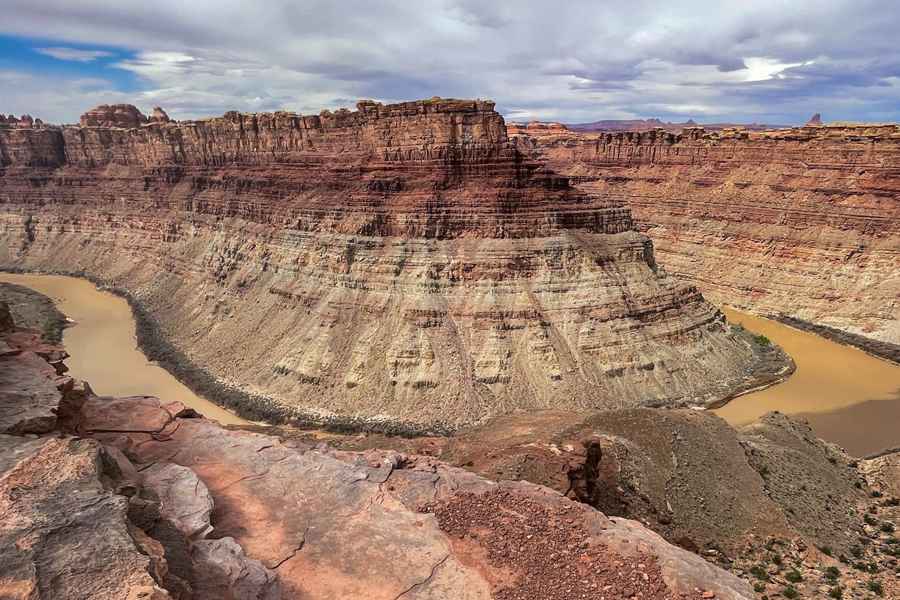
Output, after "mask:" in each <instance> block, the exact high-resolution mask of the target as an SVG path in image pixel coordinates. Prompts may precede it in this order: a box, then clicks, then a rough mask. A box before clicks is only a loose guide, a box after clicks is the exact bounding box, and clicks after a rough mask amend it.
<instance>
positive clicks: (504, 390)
mask: <svg viewBox="0 0 900 600" xmlns="http://www.w3.org/2000/svg"><path fill="white" fill-rule="evenodd" d="M0 236H2V237H0V241H2V244H0V267H2V268H6V269H24V270H42V271H56V272H66V273H81V274H84V275H86V276H89V277H90V278H92V279H93V280H95V281H98V282H100V283H102V284H103V285H105V286H107V287H109V288H112V289H118V290H120V291H123V292H127V295H128V297H129V298H130V299H131V301H132V303H133V305H134V306H136V307H137V308H138V311H137V312H138V313H139V314H141V311H143V312H144V313H145V314H146V315H150V316H152V319H153V320H154V322H155V323H156V324H157V325H158V333H159V339H162V340H165V343H166V344H171V347H170V349H167V351H169V350H171V351H173V352H177V353H179V356H178V359H177V360H176V361H175V362H176V363H178V364H182V365H186V364H190V365H193V366H194V367H196V368H197V369H200V370H201V371H202V372H203V373H205V374H208V375H209V377H212V378H214V380H215V386H217V387H220V388H222V389H227V390H240V392H241V393H242V394H246V396H245V397H243V398H242V399H241V400H239V401H236V402H237V403H239V404H241V403H243V404H246V403H247V402H246V398H249V397H253V398H258V399H261V400H260V401H259V402H256V403H255V406H258V407H263V405H264V407H263V408H264V410H263V411H262V412H261V413H258V414H257V417H264V418H273V419H278V420H291V419H297V420H301V421H308V422H315V421H318V422H332V423H334V422H338V423H345V422H346V423H359V422H365V423H367V424H370V425H372V424H375V425H376V426H377V425H378V424H386V423H393V424H397V423H400V424H403V426H404V427H406V426H412V427H413V428H414V429H415V428H419V429H421V428H425V429H427V428H431V429H434V430H441V431H442V430H451V429H453V428H456V427H458V426H460V425H463V424H468V423H474V422H478V421H481V420H483V419H486V418H489V417H490V416H492V415H496V414H503V413H507V412H510V411H514V410H520V409H526V410H527V409H541V408H576V409H578V408H591V407H610V408H611V407H626V406H688V405H707V404H710V403H714V402H716V401H719V400H721V398H723V397H727V396H730V395H732V394H733V393H735V391H737V390H740V389H745V388H747V387H752V386H754V385H755V384H757V383H758V381H759V378H758V374H757V369H758V368H759V366H760V364H762V363H764V362H765V361H763V360H762V359H761V358H760V355H759V348H755V347H754V345H753V344H752V343H751V342H749V341H748V340H747V339H744V338H742V337H741V336H739V335H737V334H735V332H733V331H731V330H730V328H728V327H727V325H726V324H725V321H724V318H723V317H722V315H721V313H719V311H717V310H716V309H715V308H714V307H713V306H711V305H710V304H708V303H707V302H706V301H705V300H704V299H703V297H702V296H701V295H700V293H699V292H698V290H697V289H696V288H695V287H694V286H692V285H685V284H682V283H680V282H679V281H677V280H674V279H673V278H671V277H669V276H667V275H666V274H665V272H664V271H663V270H662V269H660V268H659V267H658V266H657V264H656V260H655V258H654V253H653V246H652V244H651V243H650V241H649V240H648V239H647V238H646V237H645V236H644V235H642V234H640V233H638V232H637V231H635V230H634V226H633V223H632V220H631V215H630V212H629V210H628V208H627V207H624V206H622V205H621V204H619V203H617V202H615V201H613V200H611V199H609V198H601V197H599V196H597V195H594V194H589V193H585V192H583V191H580V190H578V189H575V188H573V187H572V186H571V185H570V183H569V180H568V179H567V178H566V177H564V176H561V175H559V174H557V173H555V172H553V171H551V170H549V169H547V168H546V167H545V166H544V165H543V164H542V163H540V162H539V161H535V160H532V159H531V158H530V157H529V156H528V155H527V154H525V153H523V152H521V151H520V149H519V148H518V147H517V146H516V145H515V144H512V143H510V141H509V139H508V138H507V134H506V128H505V124H504V122H503V119H502V117H501V116H500V115H499V114H497V113H496V112H495V111H494V110H493V104H492V103H491V102H487V101H471V100H446V99H439V98H434V99H431V100H424V101H417V102H408V103H402V104H396V105H381V104H377V103H374V102H361V103H360V104H359V105H358V106H357V110H356V111H348V110H341V111H336V112H333V113H332V112H327V111H325V112H323V113H322V114H320V115H315V116H301V115H296V114H292V113H274V114H239V113H235V112H231V113H226V115H224V116H223V117H221V118H215V119H208V120H204V121H183V122H175V121H172V120H170V119H168V117H165V118H163V116H162V115H157V117H155V118H150V119H148V118H146V117H143V115H139V114H135V112H134V111H133V110H130V109H126V108H122V107H118V108H117V107H99V108H98V109H95V110H94V111H91V112H89V113H87V114H86V116H85V119H84V120H83V122H82V125H80V126H66V127H54V126H48V125H46V124H41V125H40V127H37V126H34V124H32V126H30V127H29V126H27V125H26V126H22V124H21V122H19V123H16V124H15V125H14V126H11V125H10V124H9V123H7V124H6V125H5V126H4V124H2V123H0ZM151 354H152V353H151ZM194 367H192V368H194ZM211 385H212V384H211ZM386 427H387V426H386ZM390 427H392V428H393V427H395V425H390Z"/></svg>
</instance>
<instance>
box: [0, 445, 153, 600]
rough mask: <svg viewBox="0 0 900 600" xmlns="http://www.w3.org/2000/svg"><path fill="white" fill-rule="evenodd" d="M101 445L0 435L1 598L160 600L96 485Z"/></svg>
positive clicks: (120, 520)
mask: <svg viewBox="0 0 900 600" xmlns="http://www.w3.org/2000/svg"><path fill="white" fill-rule="evenodd" d="M100 452H101V449H100V445H99V444H98V443H97V442H96V441H93V440H76V439H71V438H61V439H60V438H54V439H50V438H43V439H23V438H21V437H17V436H8V435H0V515H2V518H0V598H4V599H5V600H6V599H9V600H19V599H21V600H26V599H27V600H32V599H35V598H61V599H62V598H65V599H66V600H122V599H123V598H127V599H134V600H137V599H138V598H141V599H145V600H151V599H152V600H166V599H168V598H170V596H169V594H168V593H167V592H165V591H164V590H162V589H160V588H159V587H158V586H157V585H156V582H155V581H154V580H153V578H152V577H151V575H150V574H149V568H150V559H149V558H148V557H147V556H145V555H144V554H142V553H141V552H139V551H138V549H137V547H136V545H135V541H134V540H133V538H132V537H131V535H130V534H129V529H128V521H127V516H126V511H127V499H126V498H124V497H123V496H117V495H115V494H112V493H111V492H109V491H108V490H106V489H105V488H104V487H103V485H102V483H101V475H102V472H101V458H100Z"/></svg>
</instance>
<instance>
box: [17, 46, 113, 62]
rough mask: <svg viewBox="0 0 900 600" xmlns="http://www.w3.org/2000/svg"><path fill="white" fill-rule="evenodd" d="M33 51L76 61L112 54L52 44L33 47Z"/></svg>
mask: <svg viewBox="0 0 900 600" xmlns="http://www.w3.org/2000/svg"><path fill="white" fill-rule="evenodd" d="M34 50H35V52H39V53H41V54H44V55H46V56H52V57H53V58H56V59H59V60H74V61H76V62H91V61H93V60H97V59H98V58H105V57H108V56H113V53H112V52H107V51H105V50H79V49H78V48H66V47H64V46H54V47H51V48H35V49H34Z"/></svg>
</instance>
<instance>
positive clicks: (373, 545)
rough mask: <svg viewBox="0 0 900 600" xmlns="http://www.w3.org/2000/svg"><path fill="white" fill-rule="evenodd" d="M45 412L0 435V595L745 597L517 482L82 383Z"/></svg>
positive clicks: (162, 598)
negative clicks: (253, 429)
mask: <svg viewBox="0 0 900 600" xmlns="http://www.w3.org/2000/svg"><path fill="white" fill-rule="evenodd" d="M0 312H2V311H0ZM0 338H5V339H7V340H8V339H9V338H8V336H7V335H4V334H3V333H2V332H0ZM20 339H21V338H20ZM16 344H17V342H13V344H12V345H16ZM16 347H17V350H18V351H20V352H26V351H27V347H26V346H16ZM32 375H33V377H32V378H29V379H28V381H29V382H30V383H31V385H40V382H41V379H50V380H51V381H55V380H54V379H53V377H52V376H50V375H48V374H46V373H45V374H41V373H39V372H33V373H32ZM81 387H83V388H86V386H84V385H82V386H81ZM86 389H87V388H86ZM0 391H6V389H5V388H3V387H0ZM28 405H29V401H28V400H27V399H23V400H22V402H21V404H20V405H19V406H18V407H14V408H19V409H23V410H24V409H26V408H27V407H28ZM9 412H14V410H13V411H10V409H9V407H7V406H0V415H2V416H3V418H4V419H12V418H13V417H12V416H11V415H9V414H7V413H9ZM57 414H58V416H59V417H60V419H61V420H60V421H59V422H57V423H56V424H55V425H54V426H55V427H57V428H60V427H61V428H63V429H64V430H65V431H64V432H60V431H59V430H56V431H53V432H50V434H49V435H44V436H40V437H39V436H36V435H29V436H25V435H0V511H2V514H3V515H4V519H3V520H2V522H0V541H2V542H3V543H2V544H0V567H2V569H0V596H2V597H3V598H13V599H18V598H22V599H23V600H24V599H25V598H35V597H41V598H44V597H46V598H50V597H53V598H57V597H58V598H73V599H77V598H85V599H86V598H92V599H93V598H98V599H105V598H109V599H113V598H116V599H121V598H126V599H128V600H137V599H146V600H167V599H175V598H178V599H185V600H186V599H190V598H195V599H197V600H206V599H210V600H211V599H213V598H215V599H226V600H250V599H254V600H276V599H278V598H308V599H310V600H314V599H319V598H321V599H323V600H324V599H332V598H371V599H372V600H395V599H397V598H410V599H413V598H418V599H431V600H451V599H453V600H465V599H485V600H487V599H491V598H495V599H509V598H525V597H530V598H535V597H540V598H545V599H547V600H556V599H562V598H569V597H571V595H570V592H572V591H573V590H575V591H578V592H584V593H590V594H596V593H597V592H598V591H602V593H603V594H604V595H605V596H606V597H608V598H611V599H612V598H621V599H624V598H630V597H635V596H640V597H642V598H646V599H648V600H675V599H678V600H687V599H697V600H699V599H701V598H718V599H721V600H747V599H749V598H751V597H752V596H751V594H752V592H751V591H750V588H749V586H747V584H745V583H744V582H741V581H740V580H739V579H737V578H736V577H734V576H733V575H731V574H729V573H727V572H725V571H723V570H721V569H718V568H716V567H714V566H712V565H710V564H708V563H706V562H705V561H703V560H702V559H701V558H699V557H698V556H695V555H693V554H691V553H689V552H687V551H684V550H681V549H678V548H676V547H674V546H671V545H669V544H668V543H666V542H665V541H664V540H663V539H662V538H660V537H659V536H657V535H656V534H654V533H652V532H651V531H649V530H648V529H646V528H644V527H643V526H641V525H640V524H639V523H637V522H634V521H629V520H627V519H610V518H607V517H606V516H605V515H603V514H602V513H600V512H599V511H596V510H595V509H593V508H591V507H588V506H586V505H584V504H580V503H576V502H572V501H570V500H567V499H565V498H564V497H563V496H562V495H560V494H558V493H555V492H553V491H551V490H548V489H546V488H542V487H540V486H536V485H533V484H528V483H524V482H518V483H511V482H507V483H501V484H498V483H494V482H491V481H489V480H486V479H483V478H481V477H479V476H477V475H474V474H472V473H468V472H465V471H462V470H460V469H456V468H453V467H450V466H448V465H446V464H443V463H440V462H437V461H434V460H432V459H429V458H427V457H420V456H414V455H402V454H399V453H397V452H391V451H371V452H367V453H356V452H345V451H337V450H333V449H329V448H327V447H324V446H318V447H313V446H312V445H309V444H301V443H292V442H282V441H280V440H279V439H277V438H275V437H272V436H267V435H261V434H254V433H249V432H246V431H228V430H225V429H223V428H222V427H221V426H219V425H218V424H217V423H215V422H213V421H209V420H206V419H204V418H203V417H202V416H200V415H198V414H197V413H195V412H193V411H191V410H189V409H185V407H184V406H183V405H181V404H180V403H178V402H177V401H175V402H164V401H160V400H159V399H156V398H149V397H133V398H98V397H96V396H93V395H92V394H89V393H88V394H85V395H83V396H82V397H81V398H80V400H79V401H78V402H70V403H69V404H68V405H66V406H65V407H59V409H58V413H57ZM495 508H497V509H498V510H497V509H495ZM463 525H467V526H477V529H476V530H471V529H466V528H465V527H463ZM512 543H515V545H516V547H515V548H513V547H512V546H511V544H512ZM548 550H553V551H554V552H553V553H552V554H550V553H548ZM535 565H539V566H540V567H541V568H533V567H534V566H535Z"/></svg>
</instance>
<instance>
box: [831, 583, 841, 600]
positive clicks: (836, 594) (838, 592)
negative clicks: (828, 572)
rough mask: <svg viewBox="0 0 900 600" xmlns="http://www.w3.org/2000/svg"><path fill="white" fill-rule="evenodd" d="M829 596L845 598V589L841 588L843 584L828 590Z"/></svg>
mask: <svg viewBox="0 0 900 600" xmlns="http://www.w3.org/2000/svg"><path fill="white" fill-rule="evenodd" d="M828 597H829V598H838V599H840V598H843V597H844V590H843V589H842V588H841V586H839V585H836V586H834V587H833V588H831V589H830V590H828Z"/></svg>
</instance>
